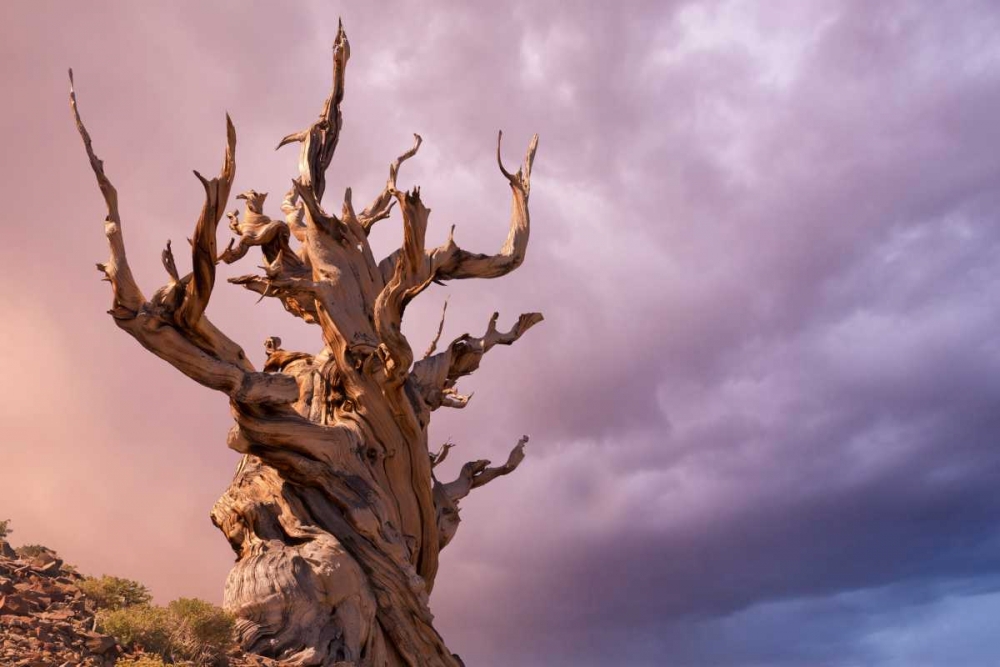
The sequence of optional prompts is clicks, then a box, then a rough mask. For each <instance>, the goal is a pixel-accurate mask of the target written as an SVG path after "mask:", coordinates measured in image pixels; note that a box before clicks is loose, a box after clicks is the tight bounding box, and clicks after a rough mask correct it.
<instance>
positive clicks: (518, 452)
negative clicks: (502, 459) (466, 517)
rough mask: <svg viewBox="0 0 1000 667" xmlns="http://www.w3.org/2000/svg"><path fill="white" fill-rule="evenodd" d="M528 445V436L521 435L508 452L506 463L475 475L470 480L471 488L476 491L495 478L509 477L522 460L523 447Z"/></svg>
mask: <svg viewBox="0 0 1000 667" xmlns="http://www.w3.org/2000/svg"><path fill="white" fill-rule="evenodd" d="M526 444H528V436H526V435H522V436H521V439H520V440H518V441H517V444H516V445H514V449H512V450H510V455H509V456H508V457H507V462H506V463H504V464H503V465H502V466H497V467H495V468H486V469H484V470H482V471H481V472H479V473H478V474H476V475H475V476H474V477H473V478H472V488H473V489H478V488H479V487H481V486H483V485H484V484H488V483H490V482H492V481H493V480H495V479H496V478H497V477H501V476H503V475H509V474H510V473H512V472H514V470H516V469H517V466H519V465H521V461H523V460H524V446H525V445H526Z"/></svg>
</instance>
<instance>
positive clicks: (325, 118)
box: [278, 22, 351, 202]
mask: <svg viewBox="0 0 1000 667" xmlns="http://www.w3.org/2000/svg"><path fill="white" fill-rule="evenodd" d="M350 57H351V45H350V44H349V43H348V41H347V33H346V32H344V24H343V22H341V23H340V24H339V26H338V28H337V37H336V39H335V40H334V42H333V88H332V90H331V91H330V96H329V97H327V98H326V102H325V103H324V104H323V111H322V112H321V113H320V115H319V119H318V120H317V121H316V122H315V123H313V124H312V125H311V126H309V128H308V129H306V130H302V131H301V132H296V133H294V134H289V135H288V136H287V137H285V138H284V139H282V140H281V142H280V143H279V144H278V148H281V147H282V146H284V145H286V144H291V143H295V142H299V143H301V144H302V150H301V152H300V153H299V178H300V180H301V182H302V184H303V185H305V186H307V187H309V188H311V189H312V192H313V195H314V196H315V199H316V201H317V202H320V201H322V199H323V193H324V191H325V190H326V170H327V168H328V167H329V166H330V162H331V161H332V160H333V154H334V151H336V149H337V142H338V141H339V140H340V128H341V127H342V126H343V124H344V117H343V114H342V113H341V111H340V104H341V102H343V101H344V73H345V71H346V70H347V61H348V59H349V58H350Z"/></svg>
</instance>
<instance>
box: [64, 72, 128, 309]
mask: <svg viewBox="0 0 1000 667" xmlns="http://www.w3.org/2000/svg"><path fill="white" fill-rule="evenodd" d="M69 106H70V108H71V109H72V110H73V117H74V118H75V119H76V129H77V130H78V131H79V132H80V138H81V139H83V147H84V148H85V149H86V150H87V157H88V158H90V167H91V169H93V170H94V176H96V177H97V185H98V186H99V187H100V188H101V194H102V195H104V202H105V203H106V204H107V207H108V216H107V217H106V218H105V219H104V234H105V236H107V237H108V245H110V246H111V258H110V259H109V260H108V263H107V264H98V265H97V268H98V269H100V270H101V271H103V272H104V275H105V277H106V278H107V280H108V282H110V283H111V289H112V291H113V293H114V300H113V302H112V311H111V312H112V314H113V315H115V316H116V317H121V316H127V314H128V313H132V314H134V313H136V312H138V311H139V309H140V308H141V307H142V304H144V303H146V297H144V296H143V295H142V290H140V289H139V285H137V284H136V282H135V278H133V277H132V269H131V268H129V265H128V258H127V257H126V256H125V239H124V237H123V236H122V220H121V217H120V215H119V213H118V191H117V190H115V186H114V185H112V184H111V180H110V179H109V178H108V177H107V176H106V175H105V173H104V162H102V161H101V160H100V158H98V157H97V155H95V154H94V148H93V146H92V145H91V142H90V133H89V132H87V128H86V127H85V126H84V124H83V120H82V119H81V118H80V110H79V109H78V108H77V105H76V90H74V87H73V70H72V69H71V70H70V71H69Z"/></svg>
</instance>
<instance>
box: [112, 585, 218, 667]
mask: <svg viewBox="0 0 1000 667" xmlns="http://www.w3.org/2000/svg"><path fill="white" fill-rule="evenodd" d="M97 629H98V630H99V631H101V632H103V633H105V634H109V635H111V636H113V637H114V638H115V639H117V640H118V642H119V643H120V644H123V645H126V646H133V647H136V648H141V649H142V650H143V651H146V652H148V653H154V654H156V655H157V656H160V657H162V658H163V659H164V660H167V661H169V662H174V661H178V660H190V661H192V662H193V663H194V664H195V665H198V666H199V667H201V666H207V665H218V664H224V661H225V655H226V653H227V652H228V650H229V649H230V648H232V647H233V644H234V641H233V618H232V616H230V615H229V614H227V613H226V612H224V611H223V610H222V609H220V608H218V607H216V606H215V605H213V604H209V603H208V602H205V601H203V600H195V599H190V598H181V599H179V600H174V601H173V602H171V603H170V605H169V606H167V607H157V606H154V605H149V604H141V605H133V606H130V607H122V608H119V609H103V610H101V611H99V612H98V614H97ZM119 664H121V663H119ZM126 664H128V663H126ZM152 664H153V665H156V664H157V663H152ZM142 667H145V665H142Z"/></svg>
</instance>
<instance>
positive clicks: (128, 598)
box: [79, 575, 153, 610]
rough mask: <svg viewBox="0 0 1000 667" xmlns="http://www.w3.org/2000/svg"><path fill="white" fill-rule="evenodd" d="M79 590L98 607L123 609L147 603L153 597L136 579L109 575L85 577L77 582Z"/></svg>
mask: <svg viewBox="0 0 1000 667" xmlns="http://www.w3.org/2000/svg"><path fill="white" fill-rule="evenodd" d="M79 586H80V590H82V591H83V594H84V595H86V596H87V597H88V598H90V599H91V600H93V601H94V604H96V605H97V608H98V609H110V610H114V609H124V608H125V607H132V606H135V605H144V604H149V602H150V601H151V600H152V599H153V596H152V595H150V593H149V589H148V588H146V587H145V586H143V585H142V584H140V583H139V582H138V581H132V580H131V579H122V578H120V577H109V576H108V575H104V576H103V577H101V578H100V579H98V578H96V577H87V578H86V579H84V580H83V581H81V582H80V583H79Z"/></svg>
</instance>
